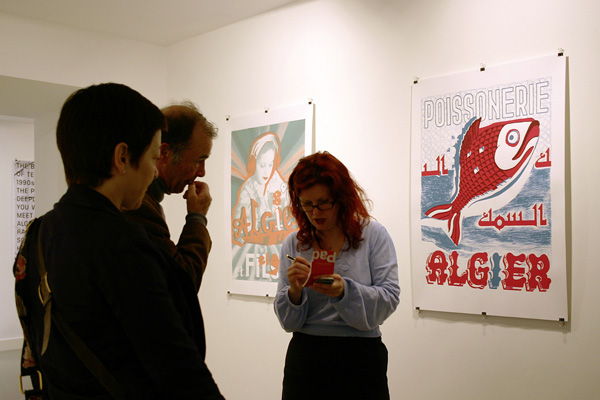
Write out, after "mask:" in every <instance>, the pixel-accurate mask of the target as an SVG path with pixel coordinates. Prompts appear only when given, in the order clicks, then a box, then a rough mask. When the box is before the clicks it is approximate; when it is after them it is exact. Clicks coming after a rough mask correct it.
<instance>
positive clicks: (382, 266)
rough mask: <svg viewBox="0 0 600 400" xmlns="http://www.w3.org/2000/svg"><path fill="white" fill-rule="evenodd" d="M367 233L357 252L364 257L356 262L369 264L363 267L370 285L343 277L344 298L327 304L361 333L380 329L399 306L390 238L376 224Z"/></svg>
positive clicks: (396, 263) (394, 258) (394, 261)
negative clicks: (369, 276) (369, 275)
mask: <svg viewBox="0 0 600 400" xmlns="http://www.w3.org/2000/svg"><path fill="white" fill-rule="evenodd" d="M366 229H369V230H370V232H369V235H368V238H367V239H366V243H364V244H365V245H366V246H361V249H360V252H366V253H364V254H360V256H359V257H356V260H357V261H360V262H364V263H368V266H364V267H368V268H369V271H370V274H371V281H372V284H371V285H366V284H364V283H359V282H357V281H356V280H353V279H352V278H348V277H345V278H344V281H345V284H346V287H345V290H344V295H343V296H342V297H341V298H336V299H330V300H329V301H330V303H331V304H333V306H334V307H335V308H336V309H337V311H338V312H339V314H340V316H341V318H342V319H343V320H344V321H345V322H346V323H347V324H348V325H350V326H352V327H353V328H356V329H358V330H362V331H367V330H372V329H375V328H377V327H378V326H379V325H381V324H382V323H383V321H385V320H386V319H387V318H388V317H389V316H390V315H391V314H392V313H393V312H394V311H395V310H396V307H397V306H398V303H399V302H400V286H399V284H398V261H397V259H396V251H395V249H394V244H393V242H392V238H391V237H390V235H389V234H388V232H387V230H386V229H385V228H384V227H383V226H382V225H381V224H379V223H376V222H373V221H371V222H370V224H369V227H368V228H366ZM353 267H358V266H353ZM361 267H362V266H361Z"/></svg>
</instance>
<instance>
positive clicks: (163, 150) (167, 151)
mask: <svg viewBox="0 0 600 400" xmlns="http://www.w3.org/2000/svg"><path fill="white" fill-rule="evenodd" d="M170 158H171V147H170V146H169V144H168V143H161V145H160V156H159V157H158V160H159V161H163V162H164V161H168V160H169V159H170Z"/></svg>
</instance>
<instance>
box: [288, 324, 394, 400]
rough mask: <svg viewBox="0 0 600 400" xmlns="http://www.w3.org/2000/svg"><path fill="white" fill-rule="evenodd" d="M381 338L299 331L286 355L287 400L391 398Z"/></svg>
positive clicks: (386, 353) (385, 350) (385, 353)
mask: <svg viewBox="0 0 600 400" xmlns="http://www.w3.org/2000/svg"><path fill="white" fill-rule="evenodd" d="M387 365H388V352H387V348H386V347H385V345H384V344H383V342H382V341H381V338H380V337H378V338H360V337H328V336H313V335H306V334H303V333H298V332H295V333H294V336H293V337H292V340H291V341H290V344H289V346H288V351H287V354H286V358H285V369H284V377H283V395H282V399H283V400H320V399H324V400H325V399H326V400H336V399H339V400H389V398H390V394H389V390H388V382H387Z"/></svg>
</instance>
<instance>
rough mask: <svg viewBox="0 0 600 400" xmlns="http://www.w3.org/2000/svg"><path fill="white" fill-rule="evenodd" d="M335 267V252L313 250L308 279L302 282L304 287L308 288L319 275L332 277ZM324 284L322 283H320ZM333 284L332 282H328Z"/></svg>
mask: <svg viewBox="0 0 600 400" xmlns="http://www.w3.org/2000/svg"><path fill="white" fill-rule="evenodd" d="M334 267H335V251H333V250H315V251H314V252H313V259H312V263H311V267H310V274H309V275H308V279H306V282H304V286H310V285H312V284H313V282H314V277H315V276H319V275H333V269H334ZM321 283H324V282H321ZM329 283H333V282H329Z"/></svg>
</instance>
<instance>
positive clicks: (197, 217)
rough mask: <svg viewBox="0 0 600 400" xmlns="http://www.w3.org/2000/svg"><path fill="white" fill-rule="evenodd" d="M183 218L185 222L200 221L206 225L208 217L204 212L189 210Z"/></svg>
mask: <svg viewBox="0 0 600 400" xmlns="http://www.w3.org/2000/svg"><path fill="white" fill-rule="evenodd" d="M185 220H186V221H187V222H192V221H193V222H200V223H201V224H202V225H204V226H208V219H207V218H206V216H205V215H204V214H201V213H199V212H191V213H189V214H188V215H186V216H185Z"/></svg>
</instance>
